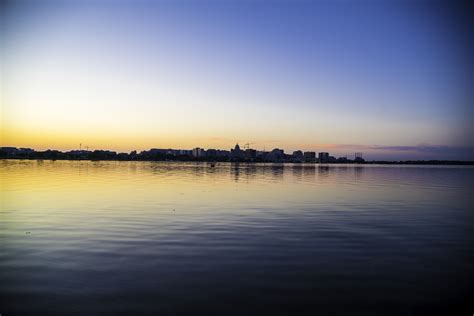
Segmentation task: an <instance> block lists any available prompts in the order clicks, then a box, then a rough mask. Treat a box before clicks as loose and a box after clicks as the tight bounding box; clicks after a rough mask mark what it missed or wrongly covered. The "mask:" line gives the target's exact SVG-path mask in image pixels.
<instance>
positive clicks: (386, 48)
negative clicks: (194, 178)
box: [0, 1, 474, 160]
mask: <svg viewBox="0 0 474 316" xmlns="http://www.w3.org/2000/svg"><path fill="white" fill-rule="evenodd" d="M0 8H1V17H2V19H1V20H2V24H1V33H0V36H1V49H0V54H1V69H2V78H1V80H2V81H1V90H2V93H1V108H2V111H1V112H2V118H1V121H2V128H1V129H2V137H1V145H2V146H15V147H31V148H34V149H37V150H45V149H49V148H51V149H59V150H71V149H77V148H78V147H79V144H80V143H82V145H83V146H89V148H90V149H110V150H116V151H123V152H129V151H131V150H146V149H149V148H179V149H191V148H193V147H203V148H217V149H230V148H232V147H233V146H234V145H235V143H236V142H239V143H240V144H241V145H243V144H245V143H247V142H249V143H251V147H253V148H256V149H258V150H262V149H263V148H265V149H267V150H271V149H272V148H276V147H278V148H283V149H285V151H286V152H292V151H294V150H303V151H329V152H330V153H331V154H333V155H335V156H346V155H347V156H349V157H350V156H352V155H353V153H354V152H355V151H358V152H359V151H361V152H363V153H364V157H367V158H368V159H388V160H400V159H440V160H442V159H451V160H455V159H459V160H470V159H474V150H473V148H474V139H473V135H474V131H473V128H472V118H473V112H472V105H473V104H472V103H473V98H472V91H471V89H472V86H473V81H472V80H473V76H472V74H473V67H472V55H473V49H472V40H471V38H470V31H469V29H470V27H471V26H472V22H471V21H470V19H469V16H468V11H467V10H465V8H464V7H463V6H462V5H457V4H456V5H451V4H449V3H444V2H416V3H408V2H396V1H393V2H383V3H382V2H365V1H360V2H355V1H341V2H324V1H323V2H315V3H312V2H304V1H301V2H291V3H290V2H280V1H278V2H265V3H264V2H252V1H248V2H230V1H229V2H228V1H222V2H214V1H204V2H197V1H180V2H168V1H136V2H132V1H119V2H112V1H86V2H79V1H42V2H37V1H6V2H2V4H1V6H0Z"/></svg>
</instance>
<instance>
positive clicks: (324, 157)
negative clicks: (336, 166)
mask: <svg viewBox="0 0 474 316" xmlns="http://www.w3.org/2000/svg"><path fill="white" fill-rule="evenodd" d="M318 158H319V162H320V163H325V162H329V153H327V152H320V153H319V154H318Z"/></svg>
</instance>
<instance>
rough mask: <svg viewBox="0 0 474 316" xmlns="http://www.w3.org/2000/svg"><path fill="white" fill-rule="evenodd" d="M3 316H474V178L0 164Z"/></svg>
mask: <svg viewBox="0 0 474 316" xmlns="http://www.w3.org/2000/svg"><path fill="white" fill-rule="evenodd" d="M0 176H1V185H2V186H1V201H2V202H1V203H2V204H1V210H0V211H1V212H0V297H1V303H0V314H1V315H2V316H10V315H11V316H14V315H24V314H31V315H48V314H57V315H117V314H128V315H140V314H150V315H177V314H190V315H195V314H204V313H207V314H219V315H228V314H238V315H248V314H271V315H279V314H288V315H295V314H301V313H303V312H304V313H307V314H311V315H334V314H336V315H433V314H438V313H442V314H445V315H464V314H465V315H472V313H473V312H474V310H473V309H472V305H471V306H469V304H470V302H469V299H472V298H473V254H474V242H473V228H474V210H473V201H474V199H473V194H474V192H473V190H472V186H473V184H474V168H472V167H431V166H421V167H419V166H417V167H415V166H326V167H322V166H318V165H285V166H282V165H271V164H266V165H245V164H240V165H234V164H218V165H217V166H216V167H215V168H211V167H210V166H209V165H208V164H206V163H167V162H87V161H76V162H74V161H44V162H43V161H14V160H0Z"/></svg>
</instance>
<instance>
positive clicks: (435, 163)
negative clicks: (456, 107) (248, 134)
mask: <svg viewBox="0 0 474 316" xmlns="http://www.w3.org/2000/svg"><path fill="white" fill-rule="evenodd" d="M0 160H36V161H91V162H96V161H97V162H98V161H119V162H195V163H209V164H219V163H225V164H246V165H264V164H270V165H288V164H291V165H318V166H332V165H360V166H364V165H425V166H430V165H431V166H474V161H456V160H402V161H378V160H374V161H365V162H363V163H356V162H330V163H320V162H290V161H274V162H271V161H216V160H199V159H185V160H179V159H174V160H173V159H89V158H84V159H82V158H78V159H70V158H56V159H53V158H25V157H0Z"/></svg>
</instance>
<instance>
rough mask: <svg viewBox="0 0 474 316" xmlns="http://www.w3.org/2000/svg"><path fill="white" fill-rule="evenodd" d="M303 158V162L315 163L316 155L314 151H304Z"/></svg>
mask: <svg viewBox="0 0 474 316" xmlns="http://www.w3.org/2000/svg"><path fill="white" fill-rule="evenodd" d="M303 156H304V161H305V162H315V161H316V153H315V152H314V151H305V152H304V154H303Z"/></svg>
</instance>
